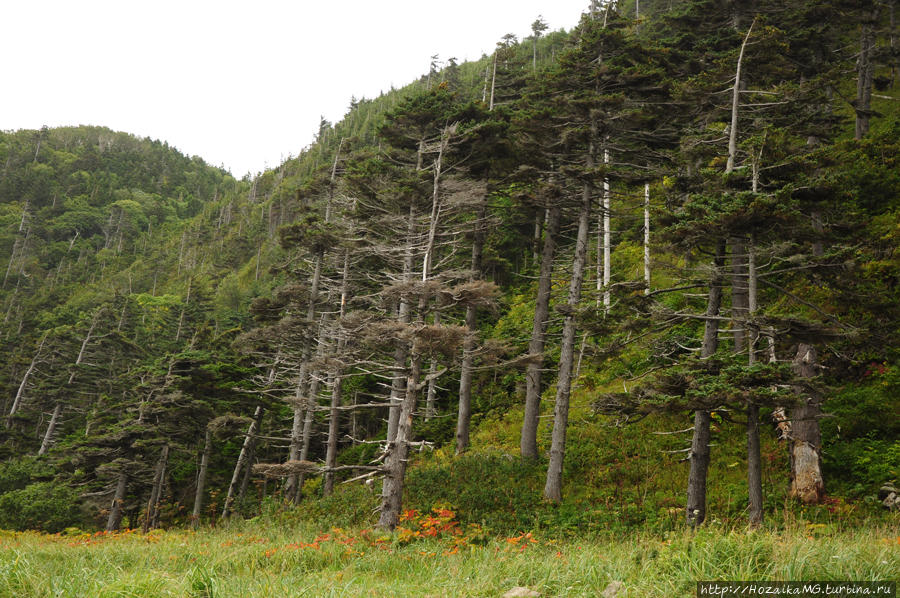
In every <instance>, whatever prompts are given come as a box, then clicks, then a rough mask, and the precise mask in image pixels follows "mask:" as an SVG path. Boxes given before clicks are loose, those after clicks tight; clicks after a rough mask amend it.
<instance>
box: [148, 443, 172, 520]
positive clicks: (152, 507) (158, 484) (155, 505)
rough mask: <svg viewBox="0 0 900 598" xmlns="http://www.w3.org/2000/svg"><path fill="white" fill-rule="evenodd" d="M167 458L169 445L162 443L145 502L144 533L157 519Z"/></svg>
mask: <svg viewBox="0 0 900 598" xmlns="http://www.w3.org/2000/svg"><path fill="white" fill-rule="evenodd" d="M168 460H169V445H168V444H164V445H163V447H162V452H161V453H160V455H159V461H157V462H156V472H155V473H154V474H153V488H152V489H151V490H150V500H149V501H148V502H147V516H146V517H145V518H144V528H143V532H144V533H145V534H146V533H147V532H148V531H149V530H150V528H151V527H152V526H153V523H154V521H156V519H157V514H156V512H157V510H158V509H159V498H160V495H161V494H162V486H163V480H164V479H165V473H166V463H167V462H168Z"/></svg>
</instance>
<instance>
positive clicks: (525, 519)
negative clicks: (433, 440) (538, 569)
mask: <svg viewBox="0 0 900 598" xmlns="http://www.w3.org/2000/svg"><path fill="white" fill-rule="evenodd" d="M542 471H543V468H542V466H541V465H540V464H537V463H529V462H527V461H523V460H521V459H519V458H517V457H505V456H500V455H490V454H489V455H479V454H466V455H463V456H460V457H458V458H455V459H451V460H446V461H437V462H434V463H429V462H427V461H426V462H425V463H423V464H420V465H419V466H418V467H415V468H413V469H411V470H410V472H409V474H408V482H407V504H408V505H409V507H410V508H417V509H420V510H421V509H426V510H427V509H429V508H430V507H431V505H436V504H441V503H449V504H450V505H452V506H453V507H454V508H455V509H456V511H457V513H458V514H459V518H460V521H462V522H463V523H464V524H468V523H479V524H481V525H483V526H485V527H487V528H489V529H491V530H494V531H496V532H497V533H504V532H510V533H511V532H515V531H519V530H528V529H533V528H534V527H535V516H536V512H537V511H538V510H539V509H540V506H541V502H542V501H541V497H540V493H539V492H538V488H539V484H540V480H541V475H542ZM475 480H477V483H473V481H475Z"/></svg>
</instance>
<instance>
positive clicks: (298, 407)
mask: <svg viewBox="0 0 900 598" xmlns="http://www.w3.org/2000/svg"><path fill="white" fill-rule="evenodd" d="M307 367H308V366H307V363H306V358H305V357H304V358H303V363H301V364H300V376H299V379H298V380H297V387H296V390H295V392H294V401H293V404H292V409H293V412H294V418H293V421H292V423H291V445H290V449H289V450H288V459H289V460H291V461H296V460H297V459H299V458H300V447H301V445H302V444H303V411H304V407H305V402H304V401H303V387H304V385H305V384H306V372H307ZM299 479H300V476H299V475H298V474H296V473H295V474H291V475H290V476H288V479H287V481H286V482H285V485H284V496H285V498H287V499H288V500H290V501H291V502H295V503H296V502H298V501H299V500H300V494H299V492H297V489H298V487H299Z"/></svg>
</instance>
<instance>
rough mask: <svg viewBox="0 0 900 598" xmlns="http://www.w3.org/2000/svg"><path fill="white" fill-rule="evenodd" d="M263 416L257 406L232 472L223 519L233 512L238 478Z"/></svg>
mask: <svg viewBox="0 0 900 598" xmlns="http://www.w3.org/2000/svg"><path fill="white" fill-rule="evenodd" d="M261 416H262V407H261V406H257V408H256V411H255V412H254V413H253V421H251V422H250V427H249V428H248V429H247V435H246V436H244V444H243V445H242V446H241V452H240V454H238V459H237V463H235V465H234V473H232V474H231V483H230V484H228V494H227V495H226V496H225V506H224V507H223V508H222V516H221V518H220V519H221V520H224V519H225V518H227V517H228V516H229V515H230V514H231V507H232V503H233V502H234V491H235V489H236V488H237V484H238V479H239V478H240V475H241V468H242V467H243V466H244V462H245V461H246V460H247V454H248V453H249V450H250V442H251V439H252V438H253V435H254V434H256V422H257V421H258V420H259V418H260V417H261Z"/></svg>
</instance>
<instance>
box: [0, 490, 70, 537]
mask: <svg viewBox="0 0 900 598" xmlns="http://www.w3.org/2000/svg"><path fill="white" fill-rule="evenodd" d="M80 519H81V515H80V510H79V508H78V493H77V492H76V491H75V490H73V489H72V488H69V487H68V486H61V485H58V484H54V483H52V482H38V483H36V484H31V485H29V486H26V487H25V488H21V489H19V490H13V491H12V492H7V493H6V494H3V495H2V496H0V528H6V529H16V530H25V529H35V530H41V531H45V532H50V533H55V532H59V531H62V530H63V529H65V528H67V527H70V526H73V525H79V524H81V523H82V522H81V520H80Z"/></svg>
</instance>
